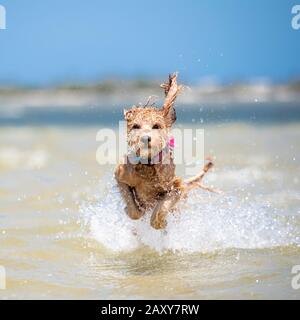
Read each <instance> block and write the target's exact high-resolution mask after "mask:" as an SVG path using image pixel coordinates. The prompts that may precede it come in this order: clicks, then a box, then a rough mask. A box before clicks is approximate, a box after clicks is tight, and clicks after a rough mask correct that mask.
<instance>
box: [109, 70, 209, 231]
mask: <svg viewBox="0 0 300 320" xmlns="http://www.w3.org/2000/svg"><path fill="white" fill-rule="evenodd" d="M161 87H162V88H163V89H164V91H165V101H164V104H163V106H162V107H161V108H156V107H153V106H148V105H146V106H144V107H137V106H134V107H132V108H131V109H129V110H124V117H125V120H126V121H127V143H128V147H129V149H130V152H129V153H128V155H127V156H126V159H125V161H124V163H122V164H119V165H118V167H117V168H116V171H115V177H116V180H117V183H118V186H119V189H120V192H121V195H122V197H123V199H124V201H125V203H126V211H127V214H128V215H129V217H130V218H132V219H139V218H140V217H142V216H143V215H144V214H145V212H146V211H149V210H151V211H152V214H151V226H152V227H153V228H155V229H163V228H165V226H166V224H167V221H166V216H167V214H168V213H169V212H172V211H173V210H174V208H175V207H176V203H177V202H178V201H179V200H180V199H181V198H183V197H186V196H187V192H188V191H189V190H191V189H193V188H195V187H201V188H204V189H206V190H210V191H214V190H211V189H210V188H209V187H206V186H203V185H202V183H201V180H202V178H203V176H204V175H205V173H206V172H207V171H208V170H209V169H210V168H211V167H212V166H213V163H212V162H211V161H209V162H208V163H207V164H206V165H205V167H204V168H203V170H202V171H201V172H200V173H199V174H198V175H197V176H195V177H193V178H190V179H188V180H185V181H182V179H180V178H179V177H177V176H176V175H175V164H174V159H173V142H172V140H170V138H169V133H170V129H171V127H172V125H173V123H174V122H175V121H176V111H175V107H174V103H175V100H176V97H177V95H178V94H179V93H180V91H181V90H182V86H181V85H177V74H172V75H170V76H169V81H168V82H167V83H164V84H162V85H161Z"/></svg>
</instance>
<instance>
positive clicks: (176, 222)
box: [80, 181, 300, 253]
mask: <svg viewBox="0 0 300 320" xmlns="http://www.w3.org/2000/svg"><path fill="white" fill-rule="evenodd" d="M80 211H81V214H82V217H83V220H84V223H85V225H87V226H88V229H89V232H90V236H91V237H92V238H93V239H95V240H96V241H98V242H99V243H101V244H102V245H103V246H104V247H106V248H107V249H108V250H111V251H114V252H123V251H133V250H135V249H138V248H140V247H143V246H147V247H149V248H151V249H154V250H155V251H157V252H160V253H162V252H164V251H167V250H170V251H173V252H177V251H184V252H201V253H207V252H213V251H216V250H224V249H229V248H244V249H257V248H271V247H276V246H287V245H291V244H297V245H299V244H300V241H299V237H298V236H297V232H299V229H298V231H297V225H296V224H295V223H291V221H288V219H290V220H291V219H292V218H293V217H284V216H280V215H278V214H277V213H276V210H272V208H270V207H269V206H267V205H266V206H264V205H261V204H258V203H251V202H250V203H249V202H245V201H243V199H241V198H239V197H238V196H229V195H214V194H209V193H206V192H203V191H201V190H196V191H194V192H193V193H192V194H191V195H190V196H189V198H188V200H187V201H186V202H182V203H180V205H179V210H178V213H176V214H172V215H169V217H168V225H167V228H166V229H165V230H155V229H153V228H151V227H150V223H149V220H150V215H149V214H146V215H145V216H144V217H143V218H142V219H140V220H131V219H130V218H129V217H128V216H127V215H126V214H125V211H124V203H123V201H122V199H121V197H120V194H119V192H118V188H117V186H116V184H115V182H113V181H111V182H108V183H107V190H106V192H104V196H103V198H102V199H99V201H98V202H97V203H95V204H84V205H82V206H81V210H80Z"/></svg>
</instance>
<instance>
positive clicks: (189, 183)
mask: <svg viewBox="0 0 300 320" xmlns="http://www.w3.org/2000/svg"><path fill="white" fill-rule="evenodd" d="M213 166H214V164H213V162H212V161H211V160H210V159H208V162H207V163H206V164H205V166H204V167H203V169H202V170H201V171H200V172H199V173H198V174H197V175H196V176H194V177H192V178H189V179H186V180H185V181H184V190H185V191H186V192H188V191H190V190H191V189H194V188H201V189H204V190H207V191H211V192H217V193H219V192H220V190H218V189H214V188H211V187H208V186H205V185H203V184H202V183H201V181H202V179H203V177H204V176H205V174H206V173H207V171H208V170H209V169H211V168H212V167H213Z"/></svg>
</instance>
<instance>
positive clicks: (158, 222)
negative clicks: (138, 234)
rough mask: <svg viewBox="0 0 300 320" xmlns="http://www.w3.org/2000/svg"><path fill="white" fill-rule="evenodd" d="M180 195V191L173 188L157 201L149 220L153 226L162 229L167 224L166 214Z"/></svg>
mask: <svg viewBox="0 0 300 320" xmlns="http://www.w3.org/2000/svg"><path fill="white" fill-rule="evenodd" d="M180 197H181V195H180V192H179V191H178V190H176V189H174V190H172V191H171V192H169V193H167V194H166V195H165V196H164V197H163V198H162V199H161V200H159V201H158V202H157V204H156V206H155V207H154V209H153V213H152V216H151V220H150V223H151V226H152V227H153V228H155V229H163V228H165V227H166V226H167V220H166V217H167V214H168V213H169V212H170V211H171V210H172V209H173V208H174V207H175V205H176V203H177V202H178V200H179V199H180Z"/></svg>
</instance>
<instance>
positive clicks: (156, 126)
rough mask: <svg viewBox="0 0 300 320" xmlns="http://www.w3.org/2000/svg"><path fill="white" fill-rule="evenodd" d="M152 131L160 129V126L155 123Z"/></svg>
mask: <svg viewBox="0 0 300 320" xmlns="http://www.w3.org/2000/svg"><path fill="white" fill-rule="evenodd" d="M152 129H161V126H160V125H159V124H158V123H155V125H154V126H153V127H152Z"/></svg>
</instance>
